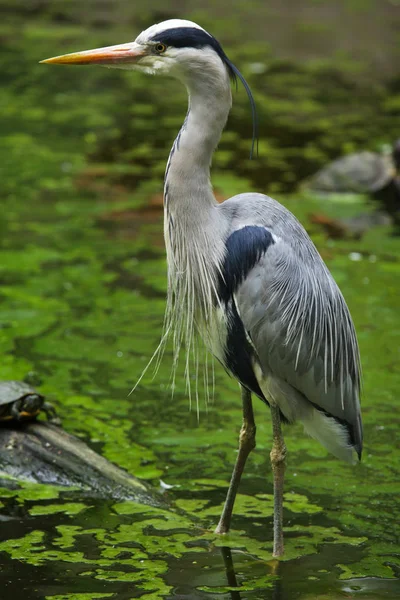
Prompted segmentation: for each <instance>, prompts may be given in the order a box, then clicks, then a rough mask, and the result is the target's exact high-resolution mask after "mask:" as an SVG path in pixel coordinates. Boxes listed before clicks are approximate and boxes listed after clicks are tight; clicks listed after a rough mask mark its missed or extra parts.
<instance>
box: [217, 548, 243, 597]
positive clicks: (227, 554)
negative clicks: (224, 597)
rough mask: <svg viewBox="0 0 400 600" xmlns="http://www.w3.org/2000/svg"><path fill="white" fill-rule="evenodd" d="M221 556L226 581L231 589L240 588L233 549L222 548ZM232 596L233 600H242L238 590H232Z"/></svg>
mask: <svg viewBox="0 0 400 600" xmlns="http://www.w3.org/2000/svg"><path fill="white" fill-rule="evenodd" d="M221 554H222V558H223V560H224V565H225V572H226V579H227V582H228V585H229V587H239V586H238V583H237V579H236V573H235V567H234V565H233V560H232V552H231V549H230V548H228V547H226V546H223V547H222V548H221ZM230 595H231V598H232V600H240V599H241V596H240V593H239V592H238V591H236V590H231V591H230Z"/></svg>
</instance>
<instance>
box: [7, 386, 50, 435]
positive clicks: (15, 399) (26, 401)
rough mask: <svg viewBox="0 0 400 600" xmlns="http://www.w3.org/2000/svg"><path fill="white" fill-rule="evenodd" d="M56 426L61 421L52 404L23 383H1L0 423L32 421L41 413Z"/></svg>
mask: <svg viewBox="0 0 400 600" xmlns="http://www.w3.org/2000/svg"><path fill="white" fill-rule="evenodd" d="M41 411H43V412H45V413H46V416H47V419H48V420H49V422H50V423H54V425H60V424H61V421H60V419H59V418H58V416H57V413H56V411H55V409H54V407H53V405H52V404H50V402H46V401H45V398H44V396H43V395H42V394H39V392H37V391H36V390H35V389H34V388H33V387H32V386H30V385H28V384H27V383H25V382H23V381H0V421H12V420H16V421H31V420H33V419H35V418H36V417H37V415H38V414H39V413H40V412H41Z"/></svg>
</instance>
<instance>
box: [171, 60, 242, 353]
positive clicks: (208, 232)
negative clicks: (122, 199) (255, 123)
mask: <svg viewBox="0 0 400 600" xmlns="http://www.w3.org/2000/svg"><path fill="white" fill-rule="evenodd" d="M221 64H222V63H221ZM224 69H225V68H224ZM225 75H226V76H225V77H223V78H221V79H217V80H214V82H213V85H210V82H207V85H204V86H201V85H198V82H196V85H194V86H190V85H188V92H189V108H188V113H187V116H186V119H185V122H184V124H183V126H182V128H181V130H180V132H179V134H178V137H177V138H176V140H175V142H174V145H173V147H172V150H171V154H170V157H169V160H168V164H167V169H166V175H165V189H164V202H165V211H164V217H165V219H164V233H165V244H166V249H167V259H168V300H167V318H166V322H167V324H169V325H168V328H169V329H171V330H174V331H175V334H174V339H175V351H176V353H178V352H179V347H180V344H181V343H182V342H184V343H185V345H186V348H187V349H188V348H190V347H191V346H192V343H193V339H194V338H193V334H194V330H195V328H199V327H200V328H204V326H206V327H207V323H209V322H210V315H211V314H212V312H213V310H214V307H215V305H216V297H217V281H218V274H219V273H220V268H221V264H222V260H223V256H224V244H223V239H224V236H223V230H224V227H225V224H224V223H223V222H222V220H221V219H222V217H221V211H219V210H218V203H217V201H216V199H215V197H214V194H213V191H212V187H211V183H210V164H211V158H212V153H213V151H214V149H215V147H216V146H217V144H218V142H219V139H220V137H221V133H222V130H223V128H224V125H225V123H226V120H227V117H228V114H229V110H230V107H231V91H230V85H229V78H228V76H227V74H225ZM172 323H173V324H174V325H173V326H172Z"/></svg>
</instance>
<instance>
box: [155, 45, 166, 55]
mask: <svg viewBox="0 0 400 600" xmlns="http://www.w3.org/2000/svg"><path fill="white" fill-rule="evenodd" d="M166 49H167V46H166V45H165V44H161V43H158V44H156V46H155V51H156V52H157V54H163V52H165V51H166Z"/></svg>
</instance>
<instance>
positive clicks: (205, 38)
mask: <svg viewBox="0 0 400 600" xmlns="http://www.w3.org/2000/svg"><path fill="white" fill-rule="evenodd" d="M151 41H154V42H161V43H162V44H166V45H167V46H174V47H175V48H202V47H203V46H211V47H212V48H214V50H215V51H216V52H218V54H221V53H222V54H224V55H225V53H224V51H223V50H222V48H221V45H220V44H219V42H217V40H216V39H215V38H213V37H212V36H211V35H209V34H208V33H206V32H205V31H203V30H202V29H197V28H196V27H174V28H173V29H166V30H165V31H161V32H160V33H157V35H155V36H153V38H152V39H151Z"/></svg>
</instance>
